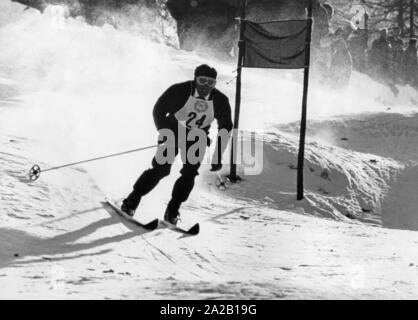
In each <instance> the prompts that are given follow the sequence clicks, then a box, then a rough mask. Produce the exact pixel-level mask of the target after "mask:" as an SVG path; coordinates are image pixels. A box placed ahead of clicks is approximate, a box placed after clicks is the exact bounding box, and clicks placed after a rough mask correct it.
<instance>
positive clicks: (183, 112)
mask: <svg viewBox="0 0 418 320" xmlns="http://www.w3.org/2000/svg"><path fill="white" fill-rule="evenodd" d="M174 116H175V117H176V119H177V120H178V121H179V122H180V123H181V124H182V125H184V126H186V127H187V128H189V129H191V128H199V129H202V128H205V127H207V126H209V125H210V124H211V123H212V121H213V120H214V119H215V115H214V110H213V101H212V100H203V99H198V98H195V97H193V96H190V97H189V99H188V100H187V102H186V104H185V105H184V106H183V108H181V109H180V110H179V111H177V112H176V113H175V114H174Z"/></svg>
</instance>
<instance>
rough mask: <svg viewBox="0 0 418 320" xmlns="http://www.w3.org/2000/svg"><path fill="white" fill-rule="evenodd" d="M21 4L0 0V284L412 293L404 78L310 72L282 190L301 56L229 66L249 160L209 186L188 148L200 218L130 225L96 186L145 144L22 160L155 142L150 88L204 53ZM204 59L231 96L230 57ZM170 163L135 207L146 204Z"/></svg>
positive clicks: (33, 289)
mask: <svg viewBox="0 0 418 320" xmlns="http://www.w3.org/2000/svg"><path fill="white" fill-rule="evenodd" d="M23 9H24V7H22V6H20V5H18V4H16V3H13V2H9V1H3V2H1V5H0V12H1V13H0V47H1V48H2V50H1V52H0V174H1V179H0V201H1V202H0V225H1V227H0V228H1V230H0V288H1V289H0V298H2V299H6V298H9V299H28V298H29V299H32V298H36V299H39V298H40V299H249V298H256V299H295V298H297V299H318V298H327V299H334V298H335V299H345V298H349V299H416V298H417V297H418V270H417V268H418V255H417V254H416V250H414V246H415V244H417V243H418V233H417V232H416V230H418V215H417V214H416V210H417V208H418V203H417V200H416V199H417V197H416V196H415V191H416V189H417V188H416V185H417V182H416V181H418V179H416V177H417V176H418V169H417V166H416V163H417V160H418V159H417V156H418V150H416V147H415V144H416V142H417V140H418V117H417V115H416V108H417V101H418V94H417V93H416V92H415V91H413V90H412V89H411V88H408V87H406V88H399V90H400V91H399V94H398V95H397V96H395V95H394V94H393V93H392V92H391V91H390V90H389V89H388V88H385V87H384V86H382V85H380V84H376V83H374V82H372V81H371V80H370V79H368V78H367V77H365V76H363V75H361V74H354V76H353V79H352V83H351V84H350V86H349V88H348V89H347V91H346V92H339V93H330V92H326V91H325V90H321V88H315V86H312V90H311V93H310V97H309V101H310V107H309V114H308V117H309V124H308V139H307V145H306V163H305V200H303V201H296V200H295V198H296V194H295V190H296V170H295V166H296V158H297V157H296V155H297V146H298V136H297V132H298V128H297V123H296V122H295V121H297V120H298V118H299V116H300V92H301V87H300V81H297V79H298V77H299V78H300V77H301V74H300V73H296V72H295V73H294V74H293V75H291V76H289V77H287V76H284V75H283V74H281V73H279V72H273V74H272V73H271V72H266V71H251V72H250V71H244V74H243V84H244V85H243V92H244V94H243V109H242V110H243V111H242V118H241V122H240V123H241V125H242V128H243V129H245V130H247V131H252V130H256V131H257V132H258V133H257V136H256V137H257V139H258V141H262V142H263V153H262V159H261V158H259V159H258V160H259V164H260V163H262V165H263V170H262V172H261V174H259V175H247V176H244V178H245V181H243V182H242V183H240V184H237V185H233V186H231V188H230V189H229V190H228V191H226V192H222V191H220V190H218V189H217V188H216V187H215V185H214V181H215V176H214V175H213V174H211V173H209V171H208V168H207V166H203V167H202V169H201V175H200V176H199V178H198V181H197V185H196V187H195V190H194V192H193V194H192V196H191V198H190V200H189V201H188V202H187V204H185V205H184V207H183V210H182V222H181V223H183V224H184V225H192V224H193V223H194V222H199V223H200V225H201V233H200V234H199V235H198V236H195V237H181V236H179V234H178V233H174V232H172V231H170V230H167V229H163V228H161V229H157V230H156V231H154V232H151V233H144V234H141V233H140V232H139V231H138V230H136V229H132V227H129V226H128V225H125V224H123V223H121V220H120V219H119V218H118V217H117V216H116V215H115V214H114V212H112V211H111V210H109V209H108V208H107V207H104V206H103V205H102V201H103V200H104V197H105V196H106V195H110V196H112V197H114V198H121V197H123V196H125V195H126V193H127V192H129V191H130V188H131V186H132V184H133V182H134V181H135V179H136V178H137V176H138V175H139V174H140V173H141V172H142V170H144V169H145V168H147V167H148V166H149V164H150V161H151V158H152V156H153V150H148V151H144V152H141V153H134V154H130V155H126V156H123V157H118V158H111V159H107V160H101V161H98V162H94V163H90V164H84V165H80V166H74V167H70V168H66V169H62V170H59V171H50V172H48V173H47V172H45V173H43V174H41V177H40V178H39V180H37V181H35V182H29V181H28V180H27V173H28V171H29V168H30V167H31V166H32V165H33V164H35V163H36V164H39V165H40V166H41V168H48V167H53V166H56V165H60V164H63V163H68V162H75V161H79V160H84V159H86V158H93V157H96V156H101V155H105V154H110V153H116V152H121V151H124V150H129V149H134V148H137V147H141V146H146V145H152V144H154V141H155V137H156V136H155V133H154V132H155V130H154V128H153V124H152V117H151V108H152V106H153V103H154V102H155V99H156V98H157V97H158V96H159V94H161V92H162V91H163V90H164V89H165V88H166V87H167V86H169V85H170V84H172V83H174V82H176V81H183V80H185V79H188V78H189V77H190V75H191V74H192V71H193V69H194V67H195V66H196V65H197V64H199V63H201V62H203V60H201V59H200V58H199V57H197V56H195V55H194V54H191V53H184V52H180V51H175V50H174V49H170V48H167V47H164V46H162V45H158V44H154V43H150V42H149V41H147V40H146V39H139V38H137V37H134V36H131V35H129V34H127V33H121V32H118V31H116V30H114V29H113V28H111V27H108V26H105V27H103V28H98V27H91V26H88V25H86V24H84V23H83V22H82V21H79V20H77V19H64V20H62V19H61V20H60V18H59V17H58V18H57V17H50V16H47V15H41V14H39V13H37V12H36V11H33V10H25V11H24V10H23ZM57 19H58V20H57ZM51 21H52V22H51ZM57 21H58V22H57ZM156 56H158V57H159V59H158V60H157V59H155V57H156ZM205 62H206V61H205ZM213 64H215V65H216V66H217V68H218V70H219V71H220V77H219V80H220V81H219V87H220V88H221V90H222V91H224V92H226V93H227V94H228V95H229V96H230V97H231V102H233V98H232V97H233V96H234V82H233V81H232V83H231V82H230V80H231V79H233V76H234V73H233V69H234V67H233V66H228V65H223V64H220V63H216V62H213ZM156 75H159V77H157V76H156ZM295 78H296V80H295ZM325 93H326V94H325ZM179 168H180V164H178V163H177V164H175V165H174V168H173V170H172V175H171V176H170V177H168V178H167V179H165V180H164V181H162V183H161V184H160V185H159V186H158V187H157V188H156V189H155V190H154V191H153V192H152V193H151V194H150V195H149V196H147V197H146V198H145V199H144V200H143V202H142V203H141V207H140V209H139V211H140V213H138V216H137V217H138V219H141V220H144V221H147V220H149V219H153V218H155V217H158V218H162V214H163V212H164V208H165V204H166V203H167V201H168V200H169V195H170V191H171V187H172V184H173V182H174V181H175V179H176V178H177V177H178V170H179ZM225 172H227V168H225Z"/></svg>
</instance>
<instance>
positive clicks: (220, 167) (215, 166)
mask: <svg viewBox="0 0 418 320" xmlns="http://www.w3.org/2000/svg"><path fill="white" fill-rule="evenodd" d="M211 167H212V168H211V169H210V171H212V172H215V171H219V170H221V169H222V163H217V164H213V163H212V164H211Z"/></svg>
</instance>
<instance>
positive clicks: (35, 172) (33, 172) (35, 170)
mask: <svg viewBox="0 0 418 320" xmlns="http://www.w3.org/2000/svg"><path fill="white" fill-rule="evenodd" d="M158 146H159V145H158V144H156V145H152V146H148V147H143V148H138V149H133V150H128V151H124V152H119V153H115V154H111V155H107V156H102V157H97V158H93V159H88V160H83V161H79V162H73V163H68V164H64V165H60V166H57V167H52V168H48V169H44V170H42V169H41V167H40V166H39V165H37V164H35V165H34V166H32V168H30V170H29V180H30V181H35V180H37V179H38V178H39V176H40V175H41V172H47V171H51V170H58V169H61V168H65V167H70V166H74V165H76V164H81V163H86V162H91V161H96V160H101V159H106V158H110V157H116V156H120V155H123V154H127V153H132V152H137V151H142V150H146V149H151V148H156V147H158Z"/></svg>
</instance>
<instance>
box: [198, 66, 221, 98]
mask: <svg viewBox="0 0 418 320" xmlns="http://www.w3.org/2000/svg"><path fill="white" fill-rule="evenodd" d="M217 75H218V73H217V72H216V70H215V69H214V68H212V67H209V66H208V65H207V64H202V65H200V66H198V67H197V68H196V69H195V71H194V82H195V86H196V90H197V93H198V94H199V95H200V96H202V97H205V96H207V95H208V94H210V93H211V91H212V90H213V89H214V88H215V86H216V77H217Z"/></svg>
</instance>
